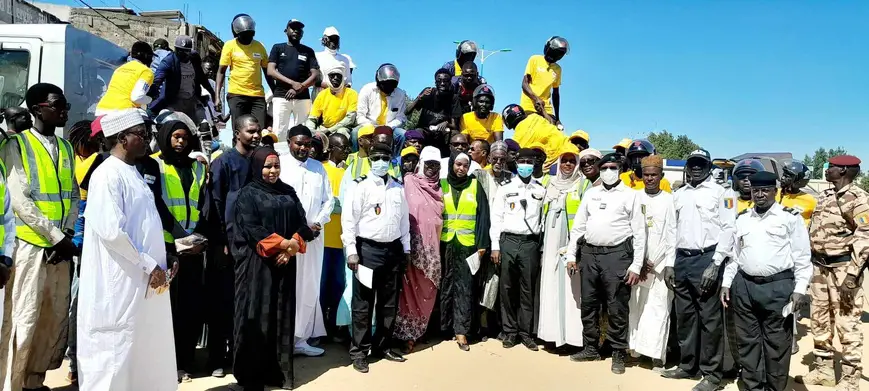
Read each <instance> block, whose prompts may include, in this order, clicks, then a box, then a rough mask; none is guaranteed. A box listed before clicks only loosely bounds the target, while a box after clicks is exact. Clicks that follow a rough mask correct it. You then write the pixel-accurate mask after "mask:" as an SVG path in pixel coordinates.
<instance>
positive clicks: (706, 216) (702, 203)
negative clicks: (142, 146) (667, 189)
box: [673, 177, 736, 265]
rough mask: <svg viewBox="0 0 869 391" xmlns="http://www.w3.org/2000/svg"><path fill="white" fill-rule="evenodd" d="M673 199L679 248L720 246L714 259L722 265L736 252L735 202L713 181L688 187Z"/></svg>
mask: <svg viewBox="0 0 869 391" xmlns="http://www.w3.org/2000/svg"><path fill="white" fill-rule="evenodd" d="M710 178H711V177H710ZM673 198H674V203H675V204H676V232H677V235H676V237H677V240H676V248H682V249H689V250H701V249H704V248H706V247H709V246H712V245H714V244H718V246H717V247H716V248H715V254H714V255H713V256H712V260H713V261H714V262H715V264H716V265H721V262H722V261H724V258H727V257H728V256H730V254H731V252H732V250H733V239H734V233H735V230H736V228H735V226H734V225H735V223H736V204H735V202H734V201H733V199H732V198H730V197H728V196H727V191H726V190H725V189H724V188H723V187H721V185H719V184H717V183H715V182H713V181H712V180H711V179H707V180H705V181H704V182H703V183H701V184H700V185H698V186H697V187H694V186H691V184H690V183H689V184H685V186H682V187H680V188H679V190H676V193H675V194H674V196H673Z"/></svg>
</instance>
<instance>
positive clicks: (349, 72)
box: [311, 26, 356, 99]
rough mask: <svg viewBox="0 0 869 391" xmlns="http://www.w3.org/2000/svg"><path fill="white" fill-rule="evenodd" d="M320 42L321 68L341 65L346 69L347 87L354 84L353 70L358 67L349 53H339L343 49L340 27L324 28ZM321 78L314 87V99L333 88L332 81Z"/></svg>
mask: <svg viewBox="0 0 869 391" xmlns="http://www.w3.org/2000/svg"><path fill="white" fill-rule="evenodd" d="M320 44H321V45H323V51H322V52H317V54H316V56H317V63H319V64H320V69H334V68H337V67H338V66H341V67H342V68H343V69H344V80H345V82H344V84H346V85H347V87H351V86H352V85H353V70H354V69H356V64H355V63H354V62H353V59H352V58H350V56H349V55H347V54H345V53H338V50H339V49H341V36H340V34H338V29H336V28H335V27H333V26H329V27H326V29H325V30H323V37H322V38H320ZM321 76H322V74H321ZM321 79H322V80H320V81H319V83H315V84H314V88H312V91H313V93H312V95H311V98H312V99H317V95H319V94H320V92H322V91H323V90H326V89H328V88H332V86H331V83H330V82H329V80H328V79H327V78H326V77H322V78H321Z"/></svg>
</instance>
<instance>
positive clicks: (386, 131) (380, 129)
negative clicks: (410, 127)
mask: <svg viewBox="0 0 869 391" xmlns="http://www.w3.org/2000/svg"><path fill="white" fill-rule="evenodd" d="M378 134H388V135H390V136H392V128H390V127H389V126H386V125H380V126H378V127H376V128H374V135H375V136H376V135H378Z"/></svg>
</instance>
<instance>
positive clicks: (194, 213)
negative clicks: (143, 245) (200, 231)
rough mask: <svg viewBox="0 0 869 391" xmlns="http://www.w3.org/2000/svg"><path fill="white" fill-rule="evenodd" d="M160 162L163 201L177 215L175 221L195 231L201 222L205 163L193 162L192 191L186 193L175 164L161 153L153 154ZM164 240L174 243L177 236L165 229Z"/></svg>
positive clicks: (190, 230)
mask: <svg viewBox="0 0 869 391" xmlns="http://www.w3.org/2000/svg"><path fill="white" fill-rule="evenodd" d="M151 157H153V158H154V160H156V161H157V162H158V163H159V164H160V174H161V179H162V181H161V182H162V186H161V187H162V188H163V202H165V203H166V206H167V207H169V212H170V213H172V216H174V217H175V221H177V222H178V224H180V225H181V227H183V228H184V229H185V230H186V231H187V232H188V233H190V232H193V229H194V228H196V224H197V223H199V212H200V211H199V193H200V190H201V188H202V186H205V165H204V164H202V163H200V162H199V161H194V162H193V166H192V167H193V183H191V184H190V191H188V192H187V194H185V193H184V186H183V185H182V184H181V177H180V176H179V175H178V171H177V170H176V168H175V166H173V165H171V164H166V163H165V162H163V159H162V158H161V157H160V155H159V154H154V155H151ZM163 240H164V241H166V243H174V242H175V237H173V236H172V234H171V233H170V232H168V231H163Z"/></svg>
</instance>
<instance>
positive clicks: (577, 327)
mask: <svg viewBox="0 0 869 391" xmlns="http://www.w3.org/2000/svg"><path fill="white" fill-rule="evenodd" d="M551 178H552V179H551V180H550V181H549V184H548V185H547V186H546V195H545V196H544V206H543V208H544V212H545V215H546V218H545V220H544V221H545V224H546V225H545V226H544V227H543V256H542V258H541V262H540V263H541V267H540V291H539V292H540V317H539V321H538V328H537V336H538V337H539V338H540V339H542V340H544V341H546V342H552V343H554V344H555V346H556V347H560V346H562V345H564V344H568V345H572V346H574V347H581V346H582V318H581V315H580V311H579V302H578V298H579V293H580V292H579V281H580V280H579V276H578V275H574V274H573V273H571V272H568V270H567V269H566V262H565V260H563V259H561V256H560V253H559V249H561V248H562V247H565V246H567V242H568V240H569V238H570V228H571V227H572V226H573V219H574V216H575V215H576V211H577V209H579V203H580V201H581V200H582V197H583V194H584V193H585V191H586V190H588V188H589V187H591V186H590V183H589V181H585V180H583V179H584V178H583V176H582V172H581V171H580V169H579V148H577V147H576V146H575V145H573V144H571V143H569V142H566V143H564V145H563V146H562V149H561V156H560V157H559V158H558V162H557V169H556V173H555V175H553V176H552V177H551Z"/></svg>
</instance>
